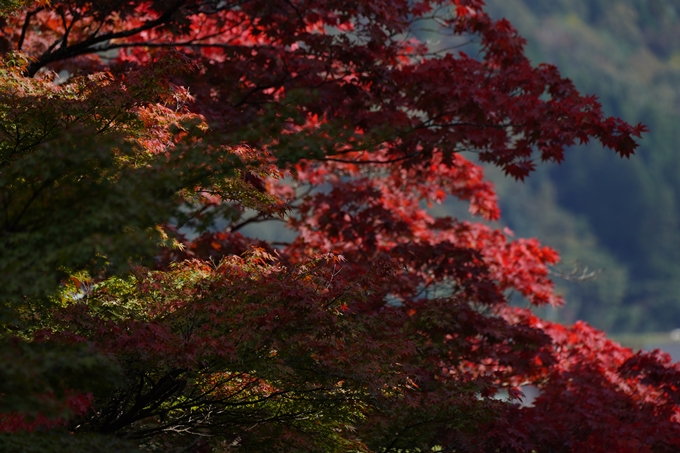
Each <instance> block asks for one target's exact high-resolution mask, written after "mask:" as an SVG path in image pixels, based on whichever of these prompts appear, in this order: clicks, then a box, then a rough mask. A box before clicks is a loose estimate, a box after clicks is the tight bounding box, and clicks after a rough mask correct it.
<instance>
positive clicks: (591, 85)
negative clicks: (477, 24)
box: [487, 0, 680, 332]
mask: <svg viewBox="0 0 680 453" xmlns="http://www.w3.org/2000/svg"><path fill="white" fill-rule="evenodd" d="M487 3H488V5H489V11H490V12H491V13H492V15H494V16H496V17H506V18H507V19H508V20H510V22H511V23H513V25H515V27H517V28H518V29H519V30H520V32H521V34H522V35H523V36H524V37H525V38H526V39H527V40H528V41H529V44H528V48H527V49H528V54H529V55H530V56H531V57H532V59H533V60H534V61H535V62H537V63H538V62H547V63H554V64H556V65H557V66H558V67H559V68H560V70H561V72H562V73H563V74H564V75H565V76H568V77H570V78H571V79H572V80H573V81H574V82H575V84H576V85H577V86H578V87H579V89H580V90H581V91H582V92H585V93H592V94H596V95H597V96H598V97H599V99H600V101H601V102H602V104H603V106H604V109H605V111H606V112H607V113H609V114H612V115H615V116H620V117H622V118H623V119H625V120H627V121H629V122H632V123H636V122H638V121H641V122H643V123H645V124H647V125H648V126H649V128H650V130H651V132H650V133H649V134H647V135H646V136H645V137H644V141H643V144H642V148H641V149H640V152H639V153H638V155H637V156H635V157H634V158H632V159H631V160H630V161H622V160H621V159H620V158H618V157H617V156H616V155H615V154H614V153H612V152H611V151H609V150H602V149H600V148H597V147H594V146H593V147H581V148H578V149H574V150H572V151H571V152H570V153H569V154H568V156H567V160H566V162H565V163H564V164H563V165H562V166H550V167H546V168H543V169H542V171H541V172H540V174H538V175H536V177H532V178H531V180H530V181H529V183H528V184H526V185H524V186H521V185H518V184H515V183H514V182H512V181H508V180H505V179H503V178H502V177H496V178H495V179H496V181H497V183H498V188H499V191H500V193H501V199H502V205H503V208H504V212H503V215H504V216H505V219H506V222H507V223H508V224H509V225H510V226H511V228H513V229H514V230H515V231H516V233H517V234H518V235H520V236H525V235H531V236H537V237H539V238H542V239H543V241H544V242H545V243H547V244H550V245H553V246H555V247H556V248H558V249H559V250H560V251H561V252H562V255H563V257H564V260H563V263H564V264H563V270H568V268H569V267H570V266H571V265H573V264H575V263H578V265H579V266H581V267H583V266H587V267H588V268H589V269H602V273H601V274H600V275H599V277H598V278H597V279H594V280H592V281H589V282H585V283H582V284H566V283H563V284H562V288H563V291H565V292H566V295H567V298H568V301H569V302H568V305H567V307H565V308H563V309H560V310H559V311H558V312H557V313H553V314H552V316H553V317H556V318H557V319H559V320H560V321H563V322H572V321H573V320H575V319H585V320H587V321H588V322H590V323H592V324H594V325H595V326H598V327H600V328H604V329H606V330H608V331H610V332H623V331H650V330H670V329H672V328H676V327H679V326H680V152H678V149H677V148H678V147H679V146H680V0H675V1H666V0H540V1H539V0H489V1H487Z"/></svg>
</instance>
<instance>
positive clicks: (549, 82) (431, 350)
mask: <svg viewBox="0 0 680 453" xmlns="http://www.w3.org/2000/svg"><path fill="white" fill-rule="evenodd" d="M24 3H25V4H24V6H23V7H21V8H18V9H15V10H13V12H11V13H9V14H8V15H6V16H5V17H4V19H3V23H2V36H3V38H2V49H3V52H4V53H3V58H2V66H1V67H0V70H1V71H2V79H1V80H2V81H1V82H0V94H1V96H2V102H1V103H0V108H1V109H2V110H1V111H0V112H1V113H0V114H1V115H2V124H1V125H0V180H1V181H2V184H1V186H0V187H1V188H0V204H1V205H2V209H0V249H1V250H2V254H0V271H1V272H2V274H1V275H2V287H3V290H4V291H3V294H2V297H3V308H4V310H3V312H2V318H1V322H2V348H1V349H0V353H1V354H3V359H5V360H4V362H5V363H8V364H9V365H8V366H7V367H5V368H4V369H2V370H0V374H1V376H0V429H1V430H2V431H3V434H2V435H0V445H1V446H2V447H3V449H5V450H7V451H11V450H15V451H32V450H33V451H69V452H71V451H92V450H93V449H95V448H96V449H97V450H98V451H103V452H106V451H111V452H114V451H121V450H125V451H135V450H142V451H177V452H180V451H186V452H188V451H192V452H207V451H216V452H217V451H220V452H227V451H320V452H331V451H338V452H340V451H365V452H387V451H402V452H403V451H451V452H453V451H456V452H462V451H469V452H486V451H508V452H510V451H517V452H524V451H532V450H536V451H584V450H585V451H603V452H604V451H621V452H626V451H631V452H632V451H649V452H652V451H653V452H657V451H658V452H666V451H668V452H671V451H677V449H678V443H679V442H680V441H679V440H678V439H680V436H678V434H680V425H679V424H678V421H677V417H678V406H677V402H678V398H679V397H680V393H679V391H678V388H677V385H676V383H677V382H678V377H680V374H679V373H678V371H679V370H678V369H677V368H676V367H675V365H672V364H670V363H669V360H668V357H666V356H663V355H661V354H650V353H638V354H634V353H633V352H632V351H630V350H628V349H624V348H621V347H620V346H618V345H616V344H614V343H612V342H610V341H609V340H607V339H606V338H605V337H604V336H603V335H602V334H600V333H598V332H597V331H595V330H593V329H592V328H590V327H588V326H587V325H585V324H583V323H577V324H575V325H574V326H573V327H569V328H567V327H563V326H560V325H556V324H551V323H547V322H544V321H541V320H540V319H538V318H536V317H535V316H534V315H533V314H532V313H531V311H530V310H528V309H520V308H514V307H512V306H510V305H509V304H508V300H509V298H510V297H512V295H513V294H518V295H521V296H522V297H523V298H525V299H526V300H527V301H528V303H529V304H531V305H534V306H541V305H546V304H553V305H557V304H561V303H562V300H561V298H560V297H559V296H557V295H556V294H555V293H554V291H553V284H552V282H551V281H550V279H549V275H548V266H549V265H552V264H554V263H556V262H557V260H558V255H557V253H556V252H555V251H554V250H552V249H549V248H547V247H543V246H541V245H540V244H539V243H538V242H537V241H536V240H531V239H512V237H511V236H512V234H511V232H510V231H508V230H505V231H501V230H495V229H493V228H492V227H490V226H489V225H488V224H486V223H484V222H482V221H481V220H495V219H498V217H499V215H500V212H499V209H498V206H497V202H496V197H495V194H494V188H493V185H492V184H490V183H489V182H487V181H486V180H485V179H484V175H483V171H482V168H481V167H480V166H479V165H477V164H476V163H474V162H473V161H471V160H469V159H467V158H466V157H464V156H463V153H466V152H467V153H475V154H476V156H477V158H478V159H479V160H480V161H482V162H487V163H490V164H493V165H496V166H498V167H499V168H501V169H502V170H503V171H504V172H505V173H506V174H507V175H509V176H512V177H514V178H517V179H524V178H525V177H527V176H529V174H530V173H531V172H532V171H533V170H534V168H535V161H554V162H561V161H562V160H563V158H564V154H565V149H566V148H567V147H568V146H570V145H573V144H576V143H584V142H588V141H589V140H596V141H598V142H599V143H601V144H602V145H603V146H604V147H606V148H610V149H611V150H613V151H614V152H616V153H618V154H619V155H621V156H625V157H628V156H630V155H631V154H633V153H634V150H635V149H636V147H637V143H636V141H635V140H636V139H637V138H639V137H640V135H641V133H642V132H644V127H643V126H642V125H637V126H632V125H629V124H627V123H625V122H623V121H621V120H618V119H615V118H610V117H606V116H605V115H603V113H602V112H601V109H600V105H599V104H598V103H597V101H596V99H595V98H594V97H592V96H582V95H580V94H579V93H578V92H577V91H576V90H575V88H574V87H573V85H572V83H571V82H570V81H569V80H567V79H564V78H562V77H561V76H560V75H559V73H558V71H557V69H556V68H555V67H553V66H549V65H539V66H538V67H533V66H531V64H530V63H529V61H528V60H527V59H526V58H525V57H524V55H523V44H524V41H523V40H522V38H521V37H519V36H518V35H517V33H516V31H515V30H514V29H513V28H512V26H511V25H510V24H509V23H508V22H507V21H503V20H500V21H495V20H491V19H490V18H489V17H488V16H487V15H486V14H485V12H484V10H483V3H482V2H481V1H462V0H456V1H453V2H451V3H441V4H440V3H437V2H428V1H423V2H407V1H393V0H390V1H386V0H370V1H362V2H336V1H332V0H329V1H318V0H317V1H313V2H312V1H305V0H292V1H282V2H271V1H258V0H251V1H238V2H233V3H232V2H229V1H222V0H221V1H217V0H215V1H209V0H208V1H205V0H203V1H197V0H177V1H173V2H168V1H125V2H123V1H97V2H89V1H79V0H78V1H57V0H55V1H52V2H49V3H46V2H24ZM421 25H424V26H428V27H437V29H438V30H439V31H440V32H441V33H444V34H448V35H450V36H454V37H462V38H463V39H466V40H473V41H474V42H475V43H477V45H478V52H477V53H476V54H475V55H472V54H471V55H467V54H465V53H462V52H453V51H452V52H451V53H449V52H446V51H435V50H432V49H430V48H429V47H428V45H427V44H426V43H423V42H419V41H417V40H416V39H415V38H413V36H412V34H411V31H412V30H413V28H414V27H417V26H421ZM58 74H59V75H58ZM446 197H456V198H458V199H459V200H462V201H465V202H467V203H468V204H469V209H470V212H471V213H472V214H473V215H476V216H478V217H479V218H480V221H479V222H469V221H462V220H458V219H455V218H451V217H437V216H435V215H433V214H432V213H431V212H430V211H429V210H428V209H427V206H428V204H432V203H440V202H442V201H443V200H444V199H445V198H446ZM261 222H275V223H278V224H281V225H282V226H285V227H287V228H288V229H289V230H290V231H291V234H290V235H289V237H290V239H285V237H282V238H281V239H279V240H276V241H269V242H267V241H264V240H260V239H254V238H250V237H246V236H245V235H243V234H242V230H243V229H244V228H245V227H246V226H249V225H253V224H257V223H261ZM526 385H534V386H536V387H537V388H538V389H539V390H540V395H539V396H538V397H537V398H536V400H535V401H533V404H531V405H521V404H519V401H520V400H521V398H522V393H521V389H520V387H521V386H526Z"/></svg>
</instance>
